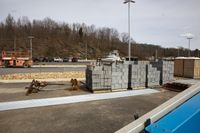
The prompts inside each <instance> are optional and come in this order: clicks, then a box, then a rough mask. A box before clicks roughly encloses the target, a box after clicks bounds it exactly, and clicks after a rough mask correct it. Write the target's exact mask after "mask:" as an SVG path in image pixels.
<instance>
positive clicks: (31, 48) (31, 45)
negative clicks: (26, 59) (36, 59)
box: [28, 36, 34, 59]
mask: <svg viewBox="0 0 200 133" xmlns="http://www.w3.org/2000/svg"><path fill="white" fill-rule="evenodd" d="M28 38H29V39H30V54H31V59H32V57H33V42H32V41H33V38H34V36H28Z"/></svg>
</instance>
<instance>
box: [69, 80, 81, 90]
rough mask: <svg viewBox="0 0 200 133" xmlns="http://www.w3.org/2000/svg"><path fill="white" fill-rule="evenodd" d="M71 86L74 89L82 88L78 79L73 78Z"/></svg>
mask: <svg viewBox="0 0 200 133" xmlns="http://www.w3.org/2000/svg"><path fill="white" fill-rule="evenodd" d="M70 82H71V86H72V90H79V89H80V83H79V81H78V80H77V79H71V81H70Z"/></svg>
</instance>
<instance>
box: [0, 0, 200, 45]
mask: <svg viewBox="0 0 200 133" xmlns="http://www.w3.org/2000/svg"><path fill="white" fill-rule="evenodd" d="M199 5H200V0H136V3H135V4H132V6H131V25H132V27H131V36H132V38H134V40H135V41H136V42H139V43H150V44H156V45H161V46H163V47H177V46H182V47H188V42H187V40H186V39H185V38H184V37H183V36H180V35H181V34H184V33H192V34H193V35H194V36H195V37H194V39H193V40H192V41H191V48H192V49H196V48H198V49H200V7H199ZM8 13H10V14H11V15H12V16H14V17H15V18H18V17H22V16H27V17H29V19H30V20H32V19H43V18H45V17H50V18H52V19H54V20H56V21H59V22H67V23H74V22H75V23H76V22H78V23H85V24H87V25H91V24H94V25H95V26H96V27H110V28H116V29H117V30H118V31H119V32H120V33H122V32H127V5H125V4H123V0H0V21H4V20H5V18H6V16H7V15H8Z"/></svg>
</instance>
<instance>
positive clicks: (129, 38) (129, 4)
mask: <svg viewBox="0 0 200 133" xmlns="http://www.w3.org/2000/svg"><path fill="white" fill-rule="evenodd" d="M131 2H132V3H135V1H133V0H125V1H124V4H126V3H128V58H129V61H131V12H130V8H131Z"/></svg>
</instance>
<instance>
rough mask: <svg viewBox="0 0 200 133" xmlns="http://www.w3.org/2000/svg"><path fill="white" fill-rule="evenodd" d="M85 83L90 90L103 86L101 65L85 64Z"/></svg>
mask: <svg viewBox="0 0 200 133" xmlns="http://www.w3.org/2000/svg"><path fill="white" fill-rule="evenodd" d="M86 85H87V88H88V89H90V90H92V91H94V90H99V89H103V88H104V73H103V66H95V67H94V66H87V69H86Z"/></svg>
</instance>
